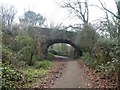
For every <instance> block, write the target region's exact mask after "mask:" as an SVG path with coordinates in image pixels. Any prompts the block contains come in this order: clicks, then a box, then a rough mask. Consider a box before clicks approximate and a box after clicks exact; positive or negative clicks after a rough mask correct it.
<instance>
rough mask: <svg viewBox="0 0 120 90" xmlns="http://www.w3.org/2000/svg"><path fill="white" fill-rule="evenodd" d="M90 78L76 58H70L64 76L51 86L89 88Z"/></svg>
mask: <svg viewBox="0 0 120 90" xmlns="http://www.w3.org/2000/svg"><path fill="white" fill-rule="evenodd" d="M87 82H88V80H86V79H85V77H84V75H83V69H80V66H79V65H78V63H77V61H76V60H68V61H67V67H66V70H65V72H64V73H63V75H62V77H60V78H59V79H58V80H56V83H55V84H54V85H53V86H52V87H51V88H87Z"/></svg>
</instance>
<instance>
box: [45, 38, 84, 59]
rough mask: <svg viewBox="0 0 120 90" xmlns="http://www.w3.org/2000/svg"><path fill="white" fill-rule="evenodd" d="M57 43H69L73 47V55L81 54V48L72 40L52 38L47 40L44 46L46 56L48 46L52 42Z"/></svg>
mask: <svg viewBox="0 0 120 90" xmlns="http://www.w3.org/2000/svg"><path fill="white" fill-rule="evenodd" d="M57 43H65V44H69V45H71V46H72V47H73V48H74V49H75V57H79V56H82V51H81V49H80V48H79V47H78V46H77V45H76V44H75V43H73V42H72V41H70V40H65V39H54V40H47V41H46V43H45V46H44V50H45V51H44V53H45V55H46V56H47V53H48V48H49V47H50V46H51V45H53V44H57Z"/></svg>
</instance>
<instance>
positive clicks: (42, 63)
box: [38, 60, 52, 69]
mask: <svg viewBox="0 0 120 90" xmlns="http://www.w3.org/2000/svg"><path fill="white" fill-rule="evenodd" d="M51 65H52V62H50V61H47V60H44V61H40V63H39V66H38V68H42V69H48V68H49V67H50V66H51Z"/></svg>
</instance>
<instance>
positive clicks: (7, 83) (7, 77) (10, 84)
mask: <svg viewBox="0 0 120 90" xmlns="http://www.w3.org/2000/svg"><path fill="white" fill-rule="evenodd" d="M0 69H1V70H2V89H3V90H14V89H15V88H18V87H19V85H18V84H17V83H18V81H21V80H22V75H21V73H19V72H18V71H17V70H15V69H14V68H13V67H12V66H11V65H8V64H1V65H0Z"/></svg>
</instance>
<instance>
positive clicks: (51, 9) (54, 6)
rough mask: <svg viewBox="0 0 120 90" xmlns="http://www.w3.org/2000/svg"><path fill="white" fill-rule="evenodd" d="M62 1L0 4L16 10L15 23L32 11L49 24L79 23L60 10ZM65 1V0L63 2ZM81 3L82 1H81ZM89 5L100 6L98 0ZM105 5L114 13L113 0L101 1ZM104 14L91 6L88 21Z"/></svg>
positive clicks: (25, 0) (19, 0)
mask: <svg viewBox="0 0 120 90" xmlns="http://www.w3.org/2000/svg"><path fill="white" fill-rule="evenodd" d="M61 1H62V0H0V4H5V5H14V6H15V8H16V9H17V14H16V18H15V21H18V17H21V16H23V13H24V12H26V11H28V10H32V11H35V12H36V13H40V14H42V15H43V16H45V17H46V18H47V20H48V22H50V23H56V24H59V23H63V24H64V25H66V26H67V25H69V24H74V23H77V22H79V20H78V19H77V20H76V19H73V18H71V19H70V18H68V16H69V12H68V11H67V10H66V9H63V8H60V6H59V5H60V2H61ZM63 1H67V0H63ZM81 1H83V0H81ZM88 1H89V4H90V5H91V4H94V5H100V3H99V2H98V0H88ZM101 1H102V2H105V3H106V6H107V8H108V9H109V10H111V11H112V12H114V13H116V11H117V10H116V6H115V2H114V0H101ZM103 16H104V13H103V11H102V10H100V9H99V8H97V7H93V6H91V7H90V8H89V18H90V19H89V21H90V22H93V21H94V20H97V19H99V18H100V17H103Z"/></svg>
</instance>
